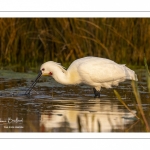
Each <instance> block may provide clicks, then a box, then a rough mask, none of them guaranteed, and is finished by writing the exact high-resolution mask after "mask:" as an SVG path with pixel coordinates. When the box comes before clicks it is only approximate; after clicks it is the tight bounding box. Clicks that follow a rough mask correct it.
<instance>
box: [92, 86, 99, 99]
mask: <svg viewBox="0 0 150 150" xmlns="http://www.w3.org/2000/svg"><path fill="white" fill-rule="evenodd" d="M93 91H94V94H95V96H94V98H96V97H99V98H100V91H97V90H96V89H95V88H93Z"/></svg>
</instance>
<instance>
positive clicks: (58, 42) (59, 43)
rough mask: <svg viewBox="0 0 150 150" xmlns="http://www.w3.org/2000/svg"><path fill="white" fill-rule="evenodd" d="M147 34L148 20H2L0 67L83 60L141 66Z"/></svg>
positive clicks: (147, 44)
mask: <svg viewBox="0 0 150 150" xmlns="http://www.w3.org/2000/svg"><path fill="white" fill-rule="evenodd" d="M149 31H150V19H149V18H1V19H0V66H1V67H2V66H9V65H16V64H17V65H20V66H21V65H22V66H26V67H34V68H35V67H36V66H38V67H39V65H40V64H41V63H43V62H45V61H48V60H53V61H57V62H60V63H63V65H64V66H65V67H68V65H69V64H70V63H71V62H72V61H73V60H75V59H77V58H80V57H84V56H98V57H105V58H109V59H112V60H114V61H116V62H118V63H126V64H128V65H132V66H141V65H143V59H144V56H148V55H149V53H150V48H149V45H150V40H149V39H150V32H149ZM147 63H148V64H150V57H147ZM22 71H24V70H22Z"/></svg>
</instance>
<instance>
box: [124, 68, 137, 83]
mask: <svg viewBox="0 0 150 150" xmlns="http://www.w3.org/2000/svg"><path fill="white" fill-rule="evenodd" d="M125 73H126V77H127V79H129V80H135V81H138V78H137V75H136V74H135V72H134V71H133V70H131V69H129V68H128V67H126V66H125Z"/></svg>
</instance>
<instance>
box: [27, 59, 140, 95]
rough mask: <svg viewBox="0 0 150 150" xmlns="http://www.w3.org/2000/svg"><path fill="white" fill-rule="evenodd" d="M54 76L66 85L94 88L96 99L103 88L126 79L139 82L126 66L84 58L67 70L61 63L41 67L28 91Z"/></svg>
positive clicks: (46, 64)
mask: <svg viewBox="0 0 150 150" xmlns="http://www.w3.org/2000/svg"><path fill="white" fill-rule="evenodd" d="M42 75H43V76H47V75H48V76H52V77H53V78H54V79H55V80H56V81H57V82H59V83H61V84H64V85H76V84H79V83H84V84H87V85H90V86H91V87H93V91H94V94H95V97H100V89H101V87H105V88H111V86H112V85H114V86H118V84H119V82H123V81H125V80H126V79H129V80H135V81H138V79H137V75H136V74H135V72H134V71H133V70H131V69H129V68H128V67H126V66H125V65H120V64H117V63H115V62H114V61H112V60H109V59H105V58H99V57H84V58H80V59H77V60H75V61H74V62H72V64H71V65H70V66H69V68H68V69H67V70H65V69H64V67H63V66H61V65H60V64H59V63H56V62H53V61H48V62H45V63H44V64H42V65H41V68H40V72H39V74H38V76H37V77H36V79H35V81H34V82H33V84H32V85H31V86H30V88H29V89H28V90H27V91H26V93H25V94H29V93H30V92H31V90H32V88H33V87H34V86H35V84H36V82H37V80H38V79H39V78H40V77H41V76H42Z"/></svg>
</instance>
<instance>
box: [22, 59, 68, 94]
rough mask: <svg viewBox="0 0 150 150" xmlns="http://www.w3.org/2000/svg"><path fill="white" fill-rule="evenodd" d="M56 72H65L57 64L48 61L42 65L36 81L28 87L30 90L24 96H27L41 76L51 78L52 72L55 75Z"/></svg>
mask: <svg viewBox="0 0 150 150" xmlns="http://www.w3.org/2000/svg"><path fill="white" fill-rule="evenodd" d="M58 70H62V72H66V70H65V69H64V68H63V67H62V66H61V65H60V64H59V63H56V62H53V61H48V62H45V63H44V64H42V65H41V67H40V71H39V73H38V75H37V77H36V79H35V80H34V82H33V83H32V85H31V86H30V88H29V89H28V90H27V91H26V93H25V94H29V93H30V92H31V90H32V89H33V87H34V86H35V85H36V83H37V81H38V79H39V78H40V77H41V76H53V73H54V72H55V73H56V72H57V71H58Z"/></svg>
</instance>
